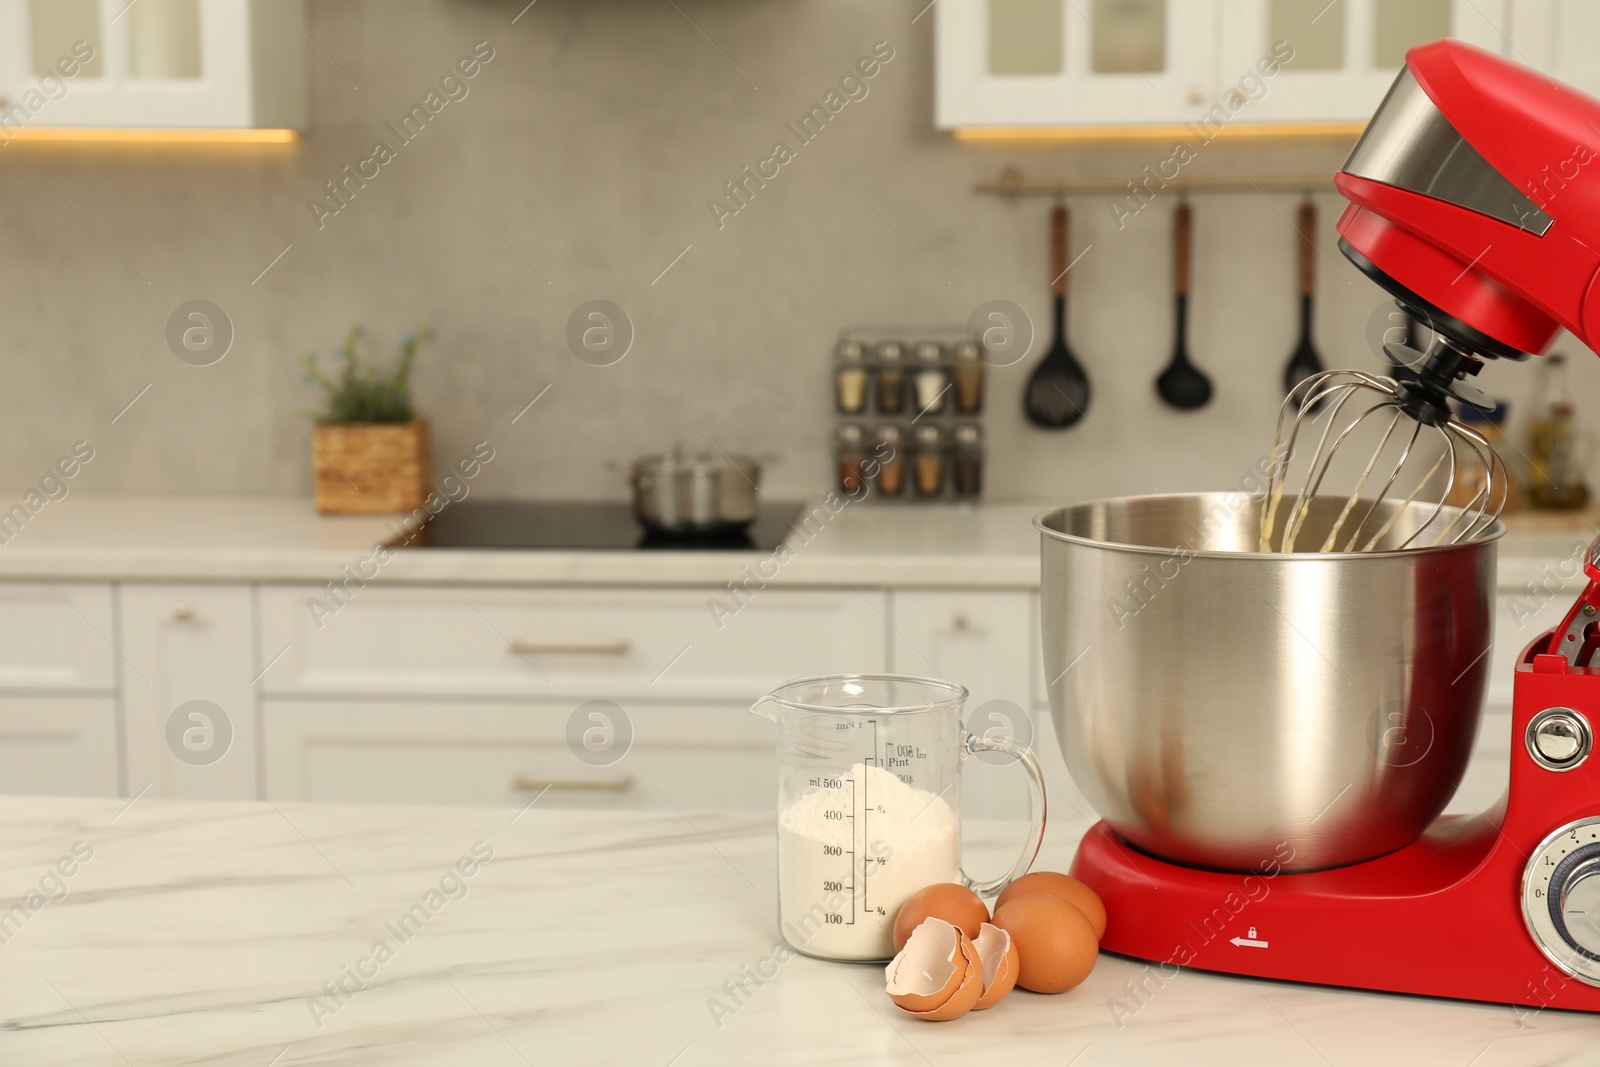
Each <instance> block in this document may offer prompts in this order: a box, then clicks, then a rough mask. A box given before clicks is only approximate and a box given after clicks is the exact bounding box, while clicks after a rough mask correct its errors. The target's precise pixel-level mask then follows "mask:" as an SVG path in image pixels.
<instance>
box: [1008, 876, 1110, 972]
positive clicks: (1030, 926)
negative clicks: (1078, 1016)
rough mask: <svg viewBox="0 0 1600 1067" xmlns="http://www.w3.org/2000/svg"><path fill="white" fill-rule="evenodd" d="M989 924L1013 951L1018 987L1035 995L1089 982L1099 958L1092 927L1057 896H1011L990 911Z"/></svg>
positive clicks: (1039, 894) (1041, 894)
mask: <svg viewBox="0 0 1600 1067" xmlns="http://www.w3.org/2000/svg"><path fill="white" fill-rule="evenodd" d="M994 925H996V926H998V927H1000V929H1002V930H1004V931H1005V932H1006V933H1008V934H1010V935H1011V940H1012V941H1013V942H1014V943H1015V944H1016V946H1017V957H1018V960H1019V963H1020V966H1019V967H1018V969H1017V984H1018V985H1019V986H1021V987H1022V988H1023V989H1029V990H1032V991H1033V992H1035V993H1061V992H1064V991H1066V990H1068V989H1071V988H1072V987H1073V986H1075V985H1077V984H1078V983H1079V982H1081V981H1083V980H1084V979H1085V978H1087V977H1089V972H1090V971H1092V970H1094V964H1095V960H1096V959H1098V958H1099V948H1100V946H1099V944H1098V942H1097V939H1096V938H1095V936H1094V927H1093V926H1091V925H1090V923H1089V920H1088V918H1087V917H1086V916H1085V915H1084V914H1083V912H1081V911H1079V910H1078V909H1077V908H1075V907H1073V906H1072V905H1071V904H1069V903H1067V902H1066V901H1065V900H1062V899H1061V898H1060V897H1052V896H1046V895H1045V894H1043V893H1033V894H1026V895H1023V896H1020V897H1013V898H1012V899H1010V900H1008V901H1006V902H1005V903H1004V904H1002V905H1001V906H1000V907H999V908H997V909H996V910H995V913H994Z"/></svg>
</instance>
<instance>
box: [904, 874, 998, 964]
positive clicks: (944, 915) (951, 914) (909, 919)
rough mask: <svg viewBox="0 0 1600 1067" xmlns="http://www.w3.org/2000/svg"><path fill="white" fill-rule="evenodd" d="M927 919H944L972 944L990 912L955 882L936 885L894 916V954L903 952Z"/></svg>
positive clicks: (914, 896) (915, 896) (913, 896)
mask: <svg viewBox="0 0 1600 1067" xmlns="http://www.w3.org/2000/svg"><path fill="white" fill-rule="evenodd" d="M928 918H933V919H943V920H944V921H945V922H947V923H949V924H950V925H951V926H954V927H955V928H956V929H958V930H960V931H961V932H962V933H964V934H966V935H967V938H968V940H971V939H972V938H974V937H977V936H978V927H980V926H982V925H983V924H984V923H986V922H988V921H989V909H988V908H987V907H985V906H984V903H983V900H982V898H980V897H979V896H978V894H976V893H974V892H973V891H972V890H970V889H968V888H967V887H966V886H964V885H956V884H955V883H954V882H939V883H937V884H935V885H930V886H926V887H924V888H922V889H919V890H917V891H916V892H915V893H912V894H911V896H910V897H908V898H907V899H906V902H905V903H904V904H902V905H900V910H899V912H897V913H896V914H895V917H894V950H895V951H896V952H899V951H900V950H901V949H903V948H905V947H906V939H907V938H908V937H910V936H911V931H913V930H915V929H916V928H917V927H919V926H921V925H922V920H924V919H928Z"/></svg>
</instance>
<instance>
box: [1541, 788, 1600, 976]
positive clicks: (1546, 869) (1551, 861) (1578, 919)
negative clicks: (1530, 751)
mask: <svg viewBox="0 0 1600 1067" xmlns="http://www.w3.org/2000/svg"><path fill="white" fill-rule="evenodd" d="M1522 917H1523V919H1524V921H1525V922H1526V923H1527V924H1528V932H1529V933H1530V934H1532V935H1533V940H1534V942H1535V943H1536V944H1537V945H1538V946H1539V950H1540V951H1541V952H1543V953H1544V954H1545V956H1547V957H1548V958H1549V959H1550V962H1552V963H1554V964H1555V965H1556V966H1557V967H1560V968H1561V970H1563V971H1565V972H1566V973H1567V974H1570V975H1572V976H1573V977H1574V978H1577V979H1578V980H1579V981H1582V982H1587V983H1588V984H1589V985H1596V986H1600V816H1597V817H1591V818H1587V819H1579V820H1578V821H1577V822H1573V823H1568V824H1567V825H1566V826H1563V827H1562V828H1561V829H1559V830H1557V831H1556V832H1555V833H1553V834H1551V835H1550V836H1549V837H1547V838H1545V839H1544V841H1543V842H1542V843H1541V844H1540V845H1539V847H1538V849H1537V850H1535V851H1534V853H1533V857H1532V858H1531V859H1530V860H1528V866H1527V868H1526V869H1525V870H1524V872H1523V876H1522Z"/></svg>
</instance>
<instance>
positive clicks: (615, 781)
mask: <svg viewBox="0 0 1600 1067" xmlns="http://www.w3.org/2000/svg"><path fill="white" fill-rule="evenodd" d="M511 788H512V789H515V790H516V791H517V792H519V793H542V792H544V791H545V790H546V789H565V790H571V791H573V792H584V793H626V792H627V791H628V790H630V789H632V788H633V775H631V774H623V775H619V776H617V777H615V778H530V777H529V776H528V775H526V774H519V775H517V776H516V777H514V778H512V779H511Z"/></svg>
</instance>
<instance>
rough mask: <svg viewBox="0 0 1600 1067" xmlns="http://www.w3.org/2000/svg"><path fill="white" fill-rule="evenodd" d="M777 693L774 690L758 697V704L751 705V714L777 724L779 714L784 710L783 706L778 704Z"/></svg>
mask: <svg viewBox="0 0 1600 1067" xmlns="http://www.w3.org/2000/svg"><path fill="white" fill-rule="evenodd" d="M777 692H778V691H777V690H775V689H774V690H772V691H771V692H767V693H763V694H762V695H761V696H759V697H757V698H756V702H755V703H754V704H751V705H750V714H752V715H759V716H761V717H762V718H763V719H770V720H771V721H772V722H777V721H778V713H779V712H780V711H782V710H783V705H782V704H779V703H778V700H777Z"/></svg>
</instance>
